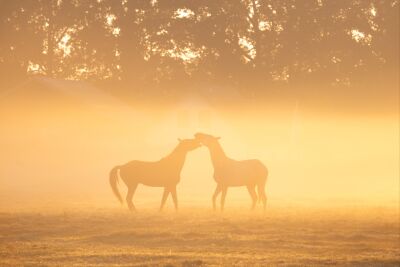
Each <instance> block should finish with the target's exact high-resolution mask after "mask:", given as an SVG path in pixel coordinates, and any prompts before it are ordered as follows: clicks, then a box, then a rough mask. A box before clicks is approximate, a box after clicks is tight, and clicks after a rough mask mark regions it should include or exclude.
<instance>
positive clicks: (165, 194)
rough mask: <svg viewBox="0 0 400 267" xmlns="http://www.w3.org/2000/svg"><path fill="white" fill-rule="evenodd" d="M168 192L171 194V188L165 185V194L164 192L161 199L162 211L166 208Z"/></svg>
mask: <svg viewBox="0 0 400 267" xmlns="http://www.w3.org/2000/svg"><path fill="white" fill-rule="evenodd" d="M168 194H169V188H168V187H164V194H163V196H162V199H161V205H160V211H162V210H163V208H164V205H165V201H166V200H167V197H168Z"/></svg>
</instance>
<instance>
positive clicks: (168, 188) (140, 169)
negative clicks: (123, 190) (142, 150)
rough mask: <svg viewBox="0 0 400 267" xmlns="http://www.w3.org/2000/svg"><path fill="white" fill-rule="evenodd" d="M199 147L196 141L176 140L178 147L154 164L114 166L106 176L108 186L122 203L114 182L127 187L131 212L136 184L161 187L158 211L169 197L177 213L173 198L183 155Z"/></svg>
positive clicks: (139, 162)
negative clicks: (161, 193)
mask: <svg viewBox="0 0 400 267" xmlns="http://www.w3.org/2000/svg"><path fill="white" fill-rule="evenodd" d="M200 146H201V144H200V142H199V141H198V140H196V139H184V140H180V139H179V144H178V145H177V146H176V148H175V149H174V150H173V151H172V153H171V154H169V155H168V156H166V157H164V158H162V159H161V160H159V161H155V162H144V161H138V160H133V161H130V162H128V163H126V164H124V165H120V166H115V167H114V168H113V169H112V170H111V172H110V185H111V188H112V190H113V192H114V194H115V195H116V196H117V198H118V199H119V201H120V202H121V203H122V202H123V201H122V197H121V195H120V193H119V191H118V187H117V180H118V170H119V176H120V178H121V179H122V181H124V183H125V185H126V186H127V187H128V193H127V195H126V202H127V203H128V207H129V209H130V210H131V211H135V210H136V209H135V205H134V204H133V202H132V198H133V195H134V194H135V191H136V188H137V186H138V184H144V185H147V186H152V187H164V194H163V196H162V200H161V205H160V211H161V210H162V209H163V207H164V204H165V201H166V200H167V198H168V195H169V194H170V193H171V195H172V199H173V201H174V206H175V210H177V209H178V198H177V195H176V186H177V184H178V183H179V181H180V174H181V170H182V167H183V164H184V163H185V158H186V154H187V153H188V152H189V151H191V150H194V149H196V148H198V147H200Z"/></svg>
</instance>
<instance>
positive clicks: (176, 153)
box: [164, 145, 187, 170]
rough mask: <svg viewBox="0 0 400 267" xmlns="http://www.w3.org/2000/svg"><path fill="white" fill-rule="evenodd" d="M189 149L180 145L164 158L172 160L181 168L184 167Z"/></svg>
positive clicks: (173, 163) (172, 162)
mask: <svg viewBox="0 0 400 267" xmlns="http://www.w3.org/2000/svg"><path fill="white" fill-rule="evenodd" d="M186 154H187V151H186V150H184V149H182V148H181V147H179V145H178V146H177V147H176V148H175V149H174V150H173V151H172V152H171V154H169V155H168V156H166V157H165V158H164V160H168V161H170V163H171V164H172V165H175V166H176V167H177V168H178V169H179V170H181V169H182V167H183V164H184V163H185V159H186Z"/></svg>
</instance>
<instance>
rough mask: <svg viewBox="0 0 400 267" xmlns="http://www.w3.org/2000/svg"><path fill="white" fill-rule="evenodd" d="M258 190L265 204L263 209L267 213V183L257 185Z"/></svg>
mask: <svg viewBox="0 0 400 267" xmlns="http://www.w3.org/2000/svg"><path fill="white" fill-rule="evenodd" d="M257 189H258V197H259V198H260V199H261V201H262V203H263V209H264V212H265V210H266V208H267V195H266V194H265V182H264V183H262V184H259V185H257Z"/></svg>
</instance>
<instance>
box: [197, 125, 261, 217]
mask: <svg viewBox="0 0 400 267" xmlns="http://www.w3.org/2000/svg"><path fill="white" fill-rule="evenodd" d="M195 137H196V139H197V140H199V141H200V142H201V143H202V144H203V145H205V146H206V147H207V148H208V149H209V151H210V156H211V161H212V164H213V167H214V180H215V181H216V182H217V188H216V189H215V192H214V195H213V197H212V202H213V208H214V210H215V209H216V199H217V197H218V195H219V194H220V193H221V192H222V195H221V211H222V210H223V209H224V205H225V197H226V193H227V191H228V187H231V186H246V187H247V190H248V191H249V194H250V196H251V198H252V200H253V203H252V206H251V209H254V208H255V205H256V203H257V193H256V190H255V188H256V186H257V189H258V190H257V191H258V199H259V200H260V201H262V203H263V208H264V211H265V208H266V205H267V196H266V194H265V183H266V182H267V177H268V169H267V168H266V167H265V166H264V164H262V163H261V161H259V160H256V159H250V160H240V161H238V160H234V159H230V158H228V157H227V156H226V155H225V152H224V150H223V149H222V147H221V145H220V144H219V142H218V140H219V139H220V138H219V137H214V136H212V135H208V134H204V133H197V134H195Z"/></svg>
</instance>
